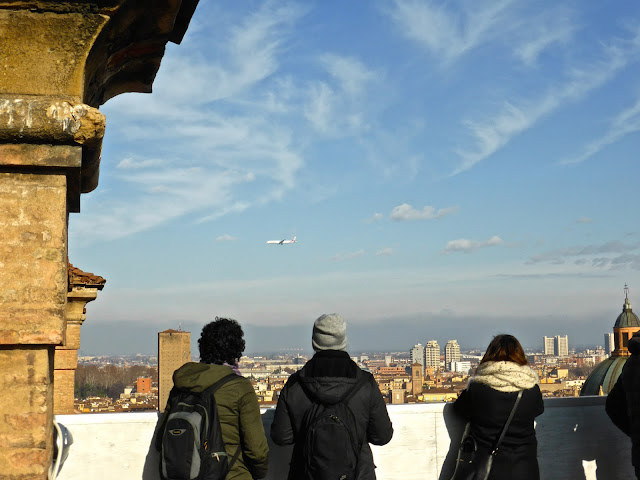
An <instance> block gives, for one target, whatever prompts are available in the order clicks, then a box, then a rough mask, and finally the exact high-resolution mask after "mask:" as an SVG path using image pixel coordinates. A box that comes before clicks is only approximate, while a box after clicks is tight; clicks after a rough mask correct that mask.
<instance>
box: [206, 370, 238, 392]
mask: <svg viewBox="0 0 640 480" xmlns="http://www.w3.org/2000/svg"><path fill="white" fill-rule="evenodd" d="M236 378H240V375H238V374H237V373H230V374H229V375H227V376H226V377H222V378H221V379H220V380H218V381H217V382H216V383H214V384H213V385H211V386H210V387H207V388H205V389H204V390H203V391H202V392H203V393H204V392H209V393H216V391H217V390H218V389H219V388H220V387H221V386H223V385H224V384H225V383H228V382H230V381H231V380H235V379H236Z"/></svg>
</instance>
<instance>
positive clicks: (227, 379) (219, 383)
mask: <svg viewBox="0 0 640 480" xmlns="http://www.w3.org/2000/svg"><path fill="white" fill-rule="evenodd" d="M237 378H240V375H238V374H237V373H235V372H234V373H230V374H229V375H227V376H226V377H222V378H221V379H220V380H218V381H217V382H216V383H214V384H213V385H211V386H210V387H208V388H206V389H204V390H203V392H209V393H211V394H212V395H213V394H215V393H216V391H218V389H219V388H220V387H222V386H223V385H224V384H226V383H229V382H231V381H233V380H235V379H237ZM241 451H242V446H241V445H238V448H237V449H236V453H234V454H233V457H231V460H230V461H229V470H231V467H233V464H234V463H236V460H238V457H239V456H240V452H241Z"/></svg>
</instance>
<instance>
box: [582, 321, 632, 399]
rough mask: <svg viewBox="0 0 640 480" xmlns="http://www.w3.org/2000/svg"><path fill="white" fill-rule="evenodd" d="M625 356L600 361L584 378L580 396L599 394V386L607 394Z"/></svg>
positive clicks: (622, 364)
mask: <svg viewBox="0 0 640 480" xmlns="http://www.w3.org/2000/svg"><path fill="white" fill-rule="evenodd" d="M636 318H637V317H636ZM627 358H629V357H609V358H607V359H606V360H605V361H604V362H600V363H599V364H598V366H597V367H596V368H595V369H594V370H593V371H592V372H591V373H590V374H589V376H588V377H587V379H586V380H585V382H584V385H583V386H582V390H580V396H581V397H584V396H585V395H600V387H602V394H603V395H606V394H608V393H609V392H610V391H611V389H612V388H613V386H614V385H615V383H616V381H617V380H618V377H619V376H620V373H622V367H624V364H625V363H626V361H627Z"/></svg>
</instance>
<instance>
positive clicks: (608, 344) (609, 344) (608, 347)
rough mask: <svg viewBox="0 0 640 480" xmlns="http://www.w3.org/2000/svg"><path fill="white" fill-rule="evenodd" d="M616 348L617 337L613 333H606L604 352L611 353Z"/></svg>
mask: <svg viewBox="0 0 640 480" xmlns="http://www.w3.org/2000/svg"><path fill="white" fill-rule="evenodd" d="M615 349H616V344H615V337H614V336H613V333H605V334H604V352H605V353H606V354H607V355H611V354H612V353H613V351H614V350H615Z"/></svg>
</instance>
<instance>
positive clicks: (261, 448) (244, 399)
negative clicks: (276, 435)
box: [165, 362, 269, 480]
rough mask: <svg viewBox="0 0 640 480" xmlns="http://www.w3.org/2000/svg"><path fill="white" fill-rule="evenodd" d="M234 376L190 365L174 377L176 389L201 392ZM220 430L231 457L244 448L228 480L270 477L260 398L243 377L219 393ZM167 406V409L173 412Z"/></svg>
mask: <svg viewBox="0 0 640 480" xmlns="http://www.w3.org/2000/svg"><path fill="white" fill-rule="evenodd" d="M230 373H233V369H232V368H231V367H228V366H226V365H209V364H206V363H195V362H189V363H186V364H184V365H183V366H182V367H180V368H179V369H178V370H176V371H175V372H174V374H173V384H174V385H175V386H176V387H181V388H189V389H191V390H193V391H195V392H201V391H203V390H204V389H206V388H208V387H210V386H211V385H213V384H214V383H216V382H217V381H218V380H220V379H222V378H223V377H226V376H227V375H229V374H230ZM214 396H215V399H216V404H217V405H218V415H219V417H220V428H221V429H222V438H223V439H224V442H225V446H226V450H227V454H228V455H229V457H230V458H231V457H233V455H234V454H235V453H236V450H237V449H238V445H240V446H241V447H242V448H241V452H240V455H239V456H238V459H237V460H236V462H235V463H234V464H233V466H232V468H231V471H230V472H229V474H228V475H227V478H226V480H251V479H259V478H264V477H266V476H267V467H268V465H269V447H268V445H267V437H266V436H265V433H264V427H263V426H262V418H261V417H260V406H259V405H258V398H257V397H256V394H255V391H254V390H253V387H252V386H251V382H250V381H249V380H248V379H246V378H244V377H239V378H238V379H237V380H233V381H231V382H228V383H226V384H224V385H223V386H222V387H220V388H219V389H218V390H217V391H216V393H215V395H214ZM169 406H170V404H169V402H167V409H166V410H165V412H166V411H167V410H168V409H169Z"/></svg>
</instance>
